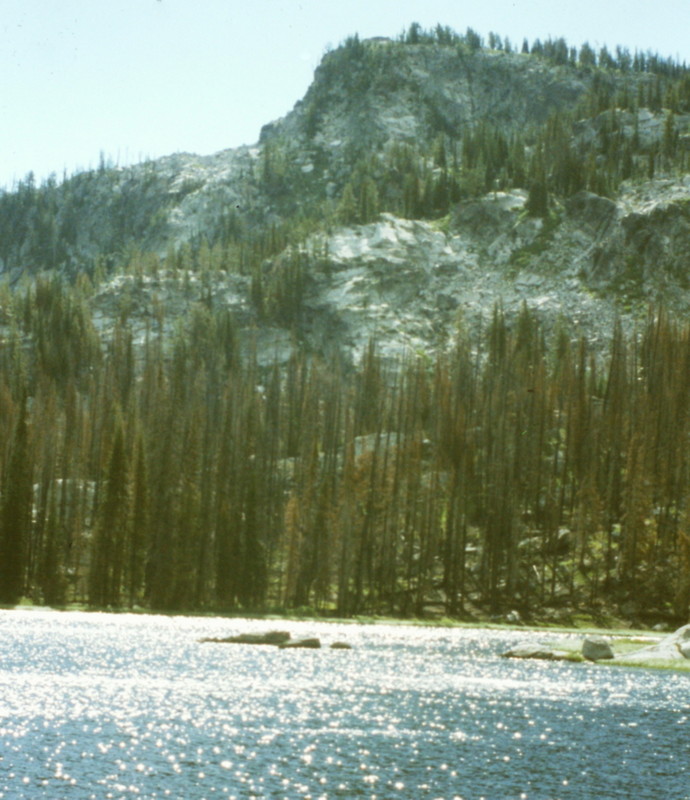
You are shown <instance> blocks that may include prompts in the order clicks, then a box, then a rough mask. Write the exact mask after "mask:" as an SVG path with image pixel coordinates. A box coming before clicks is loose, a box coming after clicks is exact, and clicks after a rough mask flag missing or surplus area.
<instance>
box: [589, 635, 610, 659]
mask: <svg viewBox="0 0 690 800" xmlns="http://www.w3.org/2000/svg"><path fill="white" fill-rule="evenodd" d="M582 656H583V658H586V659H587V660H588V661H601V660H602V659H606V658H613V649H612V647H611V642H610V641H609V639H607V638H606V637H605V636H587V637H585V639H584V641H583V642H582Z"/></svg>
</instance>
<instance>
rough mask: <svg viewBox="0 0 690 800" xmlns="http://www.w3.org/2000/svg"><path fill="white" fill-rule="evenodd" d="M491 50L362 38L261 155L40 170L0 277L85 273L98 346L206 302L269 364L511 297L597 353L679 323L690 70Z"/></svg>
mask: <svg viewBox="0 0 690 800" xmlns="http://www.w3.org/2000/svg"><path fill="white" fill-rule="evenodd" d="M491 44H492V45H493V47H492V48H488V47H484V46H483V43H482V41H481V40H480V38H479V37H478V36H477V35H476V34H474V33H473V32H471V31H468V32H467V33H466V34H464V35H458V34H455V33H453V32H451V31H449V30H447V29H444V28H440V27H439V28H438V29H437V30H436V31H434V32H424V31H421V30H420V29H419V28H418V27H415V26H412V28H411V29H410V31H409V32H408V33H407V35H406V36H405V37H402V39H401V40H398V41H392V40H389V39H374V40H366V41H360V40H359V39H358V38H357V37H352V38H351V39H349V40H348V41H347V42H345V43H344V44H343V45H342V46H341V47H339V48H338V49H336V50H334V51H332V52H330V53H328V54H327V55H326V56H325V57H324V59H323V61H322V63H321V64H320V66H319V67H318V68H317V70H316V73H315V76H314V81H313V84H312V86H311V87H310V89H309V90H308V92H307V94H306V95H305V97H304V98H303V99H302V100H301V101H299V102H298V103H297V104H296V106H295V108H294V109H293V110H292V111H291V112H290V113H289V114H288V115H287V116H286V117H285V118H283V119H281V120H277V121H275V122H271V123H269V124H267V125H266V126H265V127H264V129H263V130H262V132H261V137H260V141H259V142H258V143H257V144H256V146H254V147H243V148H238V149H233V150H226V151H222V152H220V153H217V154H215V155H212V156H195V155H190V154H184V153H181V154H175V155H171V156H168V157H166V158H162V159H159V160H156V161H151V162H147V163H145V164H141V165H138V166H135V167H131V168H126V169H119V168H115V167H112V166H109V165H108V164H102V165H101V166H100V168H99V169H97V170H95V171H92V172H87V173H83V174H79V175H75V176H73V177H72V178H69V179H67V180H65V181H63V182H62V183H57V182H56V181H48V182H47V183H46V184H45V185H42V186H36V185H35V184H34V182H33V180H32V179H31V178H30V177H29V178H27V179H26V180H25V181H24V182H22V183H21V184H20V186H19V187H18V188H17V190H16V191H14V192H7V193H4V194H2V195H0V268H1V269H2V274H3V277H4V279H5V281H6V282H8V283H9V284H10V286H13V287H15V286H22V285H23V284H25V283H26V281H27V280H28V281H29V282H30V281H31V280H33V278H34V277H35V276H36V275H37V274H41V273H50V274H54V275H61V276H65V277H67V278H68V279H69V280H72V281H74V280H77V278H78V277H79V276H84V275H88V276H89V279H90V283H91V286H92V296H91V299H90V301H89V302H90V304H91V308H92V310H93V314H94V319H95V321H96V324H97V325H98V326H99V327H100V328H101V329H102V330H107V329H109V328H111V327H112V326H113V325H114V323H115V322H116V321H117V320H119V319H121V318H122V313H123V312H122V309H123V307H125V306H126V309H127V313H126V317H127V319H128V320H129V322H130V323H131V324H132V325H133V326H134V328H135V329H136V330H139V331H143V330H144V329H145V328H146V327H147V326H148V324H149V321H150V319H152V318H153V317H155V316H156V314H160V309H161V307H163V308H164V309H165V311H166V315H165V316H166V320H167V323H166V324H169V325H171V326H172V325H174V324H175V319H176V318H177V317H178V316H179V315H180V314H183V315H184V314H185V313H186V312H188V311H189V310H190V309H192V308H193V307H194V305H195V303H197V302H200V301H202V300H203V301H204V302H206V303H212V304H214V305H215V306H217V307H224V308H227V309H229V310H231V311H232V313H233V315H234V316H235V321H236V323H237V325H238V326H239V328H240V329H242V328H244V329H247V330H251V331H253V334H252V335H253V341H254V343H256V341H257V340H258V341H259V350H260V352H262V353H264V355H265V358H266V359H267V360H270V359H272V358H275V357H278V358H279V359H281V358H283V357H285V356H286V355H287V354H288V353H289V352H290V351H291V350H293V349H294V348H295V347H300V348H302V347H306V348H307V349H308V350H310V351H315V352H322V353H323V352H331V351H332V350H334V349H335V350H338V351H341V352H345V353H346V354H347V355H348V358H349V357H350V356H355V357H356V355H357V354H358V353H360V352H361V351H362V349H363V347H364V345H365V343H366V341H368V339H369V338H370V337H371V336H372V335H373V336H375V337H377V338H378V339H379V341H380V343H381V346H382V349H383V351H384V352H385V351H389V350H390V351H396V352H399V351H401V350H405V349H410V348H411V349H413V350H415V351H427V350H430V349H436V348H439V347H440V348H443V347H445V346H447V344H448V342H449V341H450V340H452V338H453V336H454V334H455V332H456V330H457V328H458V326H463V325H465V326H467V325H469V326H481V325H483V324H484V323H485V321H486V320H487V319H488V317H489V316H490V314H491V313H492V309H493V307H494V306H495V305H496V304H497V303H499V304H502V306H503V307H504V309H505V310H506V311H507V312H508V313H509V315H510V313H511V312H512V311H513V310H515V309H519V308H520V307H521V306H522V305H523V304H527V305H528V306H529V307H531V308H533V309H535V310H536V311H537V312H538V314H539V315H540V316H542V317H543V318H544V319H545V320H546V322H547V325H548V326H553V325H556V324H558V325H564V324H565V325H566V326H570V329H571V330H572V332H573V335H576V334H577V332H578V331H585V332H586V333H587V335H588V336H590V337H591V338H593V339H596V338H597V337H601V336H604V335H606V334H607V332H609V331H610V330H611V323H612V321H613V320H614V319H615V318H617V317H621V316H622V317H623V318H624V319H630V320H634V319H635V317H636V316H638V315H639V314H640V313H644V309H645V308H646V307H647V305H648V303H649V302H654V303H656V302H663V303H665V304H667V305H668V306H670V307H671V308H672V309H674V310H677V311H680V312H682V311H685V310H686V309H687V307H688V302H689V300H690V293H689V287H688V278H687V275H688V256H687V253H688V252H690V203H689V200H690V176H688V175H687V174H686V166H687V161H688V157H689V153H690V147H689V144H690V134H689V133H688V130H689V129H690V77H689V76H688V73H687V71H686V70H684V69H683V68H680V67H678V66H677V65H675V64H673V63H671V62H666V61H663V60H661V59H659V58H657V57H655V56H652V55H650V54H646V55H641V54H635V56H634V58H633V57H632V56H630V54H628V53H627V51H625V50H620V49H619V51H618V52H617V54H616V56H615V57H614V56H612V55H610V54H608V53H605V52H604V51H602V52H601V53H599V54H598V55H597V54H594V52H593V51H591V48H588V47H587V46H585V47H583V48H582V49H581V50H580V51H579V52H578V51H576V50H573V49H569V48H568V47H567V46H566V45H565V43H564V42H563V40H556V41H555V42H554V41H550V42H546V43H543V44H542V43H539V42H535V43H534V44H533V45H532V47H531V48H530V47H529V46H528V45H527V43H525V45H523V48H522V52H516V51H515V50H514V49H513V48H512V47H511V46H510V45H509V44H508V43H506V44H503V43H502V42H501V41H500V39H498V38H497V37H495V36H493V35H492V39H491ZM154 306H155V308H154ZM247 346H249V345H247ZM252 346H255V345H252Z"/></svg>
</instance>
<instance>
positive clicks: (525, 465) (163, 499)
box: [0, 279, 690, 619]
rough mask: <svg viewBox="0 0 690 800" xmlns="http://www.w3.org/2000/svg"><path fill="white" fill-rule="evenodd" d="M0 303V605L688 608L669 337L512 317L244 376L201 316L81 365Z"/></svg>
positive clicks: (224, 331)
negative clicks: (548, 328)
mask: <svg viewBox="0 0 690 800" xmlns="http://www.w3.org/2000/svg"><path fill="white" fill-rule="evenodd" d="M85 292H86V290H85V289H84V288H83V287H82V288H73V287H72V288H71V287H69V286H66V285H64V284H63V283H61V282H60V281H59V280H56V279H53V280H45V281H38V282H37V283H36V284H35V285H34V286H32V287H31V288H30V289H28V290H27V292H26V294H25V295H24V296H20V295H17V294H10V293H9V292H6V293H5V295H4V297H3V306H2V308H3V315H4V321H5V323H6V325H7V329H8V330H10V331H11V333H8V334H7V335H6V336H5V337H4V338H3V341H2V347H1V348H0V427H1V431H0V442H2V451H1V452H0V479H1V485H2V502H1V505H0V600H1V601H2V602H3V603H5V604H11V603H16V602H18V601H19V600H20V599H21V598H29V599H31V600H33V601H34V602H37V603H46V604H50V605H58V606H60V605H65V604H68V603H80V604H87V605H88V606H91V607H94V608H119V607H142V608H148V609H161V610H197V611H201V610H213V611H237V610H242V611H269V610H270V611H289V610H297V611H300V612H305V611H306V610H309V611H312V612H314V613H320V614H337V615H339V616H343V617H347V616H351V615H362V614H385V615H400V616H414V615H417V616H425V615H428V614H431V613H437V614H443V615H446V616H450V617H460V618H462V617H467V616H472V615H473V614H476V613H486V614H501V613H505V612H506V611H508V610H517V611H518V612H519V613H520V614H521V615H524V617H525V618H527V619H529V618H530V617H531V616H534V615H537V616H539V614H541V613H543V611H544V609H552V610H553V611H554V613H558V610H559V609H561V610H563V609H565V610H566V611H567V612H568V613H573V612H582V613H588V614H593V615H595V616H596V615H597V614H603V613H604V612H605V611H606V609H610V608H618V607H627V608H628V609H632V610H633V611H628V613H633V614H636V615H638V616H639V617H644V616H645V615H646V617H647V618H661V619H666V618H674V619H675V618H684V617H686V616H687V613H688V610H689V606H690V519H689V514H690V508H689V506H688V501H689V498H690V472H689V470H688V466H689V465H688V448H687V437H688V427H689V425H690V415H689V413H688V411H689V408H688V406H689V403H690V391H689V389H690V386H689V385H688V384H689V382H690V326H688V325H687V324H684V325H679V324H677V323H675V322H673V321H672V320H670V319H669V318H668V317H667V315H665V314H664V312H663V311H662V310H658V311H657V312H656V313H650V315H649V317H648V319H647V321H646V322H645V324H644V325H642V326H641V327H640V329H639V330H638V331H631V332H627V333H626V332H624V331H623V330H622V328H621V326H620V325H616V326H615V327H614V329H613V330H611V332H610V337H609V340H608V342H607V343H606V346H605V347H603V348H602V346H601V345H599V346H598V347H597V348H595V347H594V346H593V345H592V344H590V343H588V342H587V340H586V339H585V338H584V337H582V338H581V339H580V340H579V341H573V340H572V339H571V337H570V336H569V335H567V334H566V333H565V331H557V332H555V333H554V334H552V335H550V336H549V337H547V336H546V335H545V333H544V332H543V331H542V330H541V328H540V325H539V323H538V321H537V320H536V319H535V317H534V316H533V314H532V313H531V312H530V311H529V310H528V309H527V308H524V309H523V312H522V313H521V315H520V316H519V318H518V319H515V320H512V321H510V320H507V319H506V318H505V316H504V314H503V313H502V311H501V309H500V308H496V309H495V310H494V314H493V318H492V321H491V324H490V325H489V326H488V327H487V329H486V331H485V332H484V333H483V334H482V335H481V336H478V337H477V336H474V337H472V336H469V335H468V334H467V333H465V332H463V330H462V326H459V328H458V333H457V338H456V343H455V346H454V348H453V350H452V352H449V353H447V354H442V355H439V356H437V357H433V358H432V357H429V356H427V355H424V354H415V355H412V354H411V355H409V356H407V357H405V358H401V359H400V360H399V361H397V362H396V361H391V360H390V359H384V358H382V357H381V356H379V355H378V354H377V349H376V342H375V341H372V342H371V344H370V346H369V348H368V350H367V352H366V353H365V354H364V356H363V357H362V360H361V363H359V364H357V365H356V366H355V367H352V366H348V365H347V364H342V365H339V364H337V363H335V362H328V363H322V362H320V361H319V360H318V359H316V358H309V359H308V358H306V357H305V358H302V357H300V356H295V357H294V358H293V359H292V360H291V361H290V363H289V364H288V365H287V366H285V367H280V366H277V365H276V366H273V367H266V366H259V365H258V364H257V362H256V359H253V358H251V357H245V358H241V357H240V355H239V351H240V349H239V346H238V345H239V343H238V341H237V336H236V332H235V331H234V327H233V322H232V319H230V318H228V316H227V313H225V312H224V311H223V310H222V309H217V310H211V309H209V308H208V307H207V306H205V305H204V304H203V303H199V304H198V307H197V308H195V310H194V312H193V313H192V314H191V315H190V317H189V320H188V322H187V324H186V327H178V329H177V330H176V331H175V333H174V334H170V340H169V341H168V340H167V339H166V336H165V335H154V332H153V331H152V332H151V335H150V336H146V337H145V340H144V341H142V342H134V341H133V340H132V335H131V332H130V331H129V330H128V329H127V327H126V326H118V327H116V329H115V330H114V332H113V334H112V336H111V338H110V340H109V341H108V342H107V344H106V345H105V346H104V347H102V346H101V344H100V340H99V335H98V333H97V332H96V330H95V328H94V325H93V322H92V320H91V318H90V315H89V312H88V306H87V304H86V302H85V296H84V295H85Z"/></svg>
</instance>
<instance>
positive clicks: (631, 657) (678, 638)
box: [615, 625, 690, 666]
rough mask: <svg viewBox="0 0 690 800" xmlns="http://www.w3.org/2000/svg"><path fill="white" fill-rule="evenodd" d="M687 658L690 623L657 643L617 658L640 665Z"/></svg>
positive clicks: (689, 645)
mask: <svg viewBox="0 0 690 800" xmlns="http://www.w3.org/2000/svg"><path fill="white" fill-rule="evenodd" d="M685 659H690V625H684V626H683V627H682V628H679V629H678V630H677V631H676V632H675V633H672V634H670V635H669V636H666V637H665V638H663V639H662V640H661V641H660V642H657V643H656V644H653V645H650V646H649V647H643V648H641V649H640V650H635V651H634V652H633V653H625V654H623V655H620V656H616V658H615V660H616V661H620V662H624V663H626V664H638V665H640V666H645V664H650V665H652V666H654V665H655V664H658V663H659V662H663V661H671V662H672V661H681V660H685Z"/></svg>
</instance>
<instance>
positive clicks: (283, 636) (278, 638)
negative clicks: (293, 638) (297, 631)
mask: <svg viewBox="0 0 690 800" xmlns="http://www.w3.org/2000/svg"><path fill="white" fill-rule="evenodd" d="M289 639H290V634H289V633H288V632H287V631H268V632H267V633H240V634H238V635H237V636H227V637H224V638H214V637H209V638H206V639H199V641H200V642H218V643H220V644H273V645H282V644H285V642H287V641H288V640H289Z"/></svg>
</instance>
